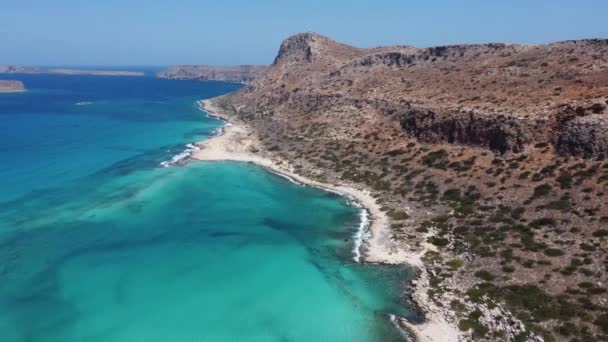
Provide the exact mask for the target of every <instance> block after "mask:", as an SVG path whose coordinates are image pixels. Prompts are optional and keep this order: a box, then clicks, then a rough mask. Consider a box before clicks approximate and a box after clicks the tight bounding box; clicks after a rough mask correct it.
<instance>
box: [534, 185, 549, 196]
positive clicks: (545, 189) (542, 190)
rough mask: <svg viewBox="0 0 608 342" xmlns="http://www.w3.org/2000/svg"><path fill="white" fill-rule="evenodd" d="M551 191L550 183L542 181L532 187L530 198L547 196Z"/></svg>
mask: <svg viewBox="0 0 608 342" xmlns="http://www.w3.org/2000/svg"><path fill="white" fill-rule="evenodd" d="M550 193H551V185H549V184H547V183H544V184H541V185H538V186H537V187H535V188H534V193H533V194H532V199H536V198H539V197H543V196H547V195H549V194H550Z"/></svg>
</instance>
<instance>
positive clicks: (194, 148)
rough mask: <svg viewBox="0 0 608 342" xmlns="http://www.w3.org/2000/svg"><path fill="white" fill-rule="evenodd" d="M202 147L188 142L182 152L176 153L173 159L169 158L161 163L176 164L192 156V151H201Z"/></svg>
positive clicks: (165, 165) (166, 164)
mask: <svg viewBox="0 0 608 342" xmlns="http://www.w3.org/2000/svg"><path fill="white" fill-rule="evenodd" d="M200 149H201V148H200V147H198V146H196V145H193V144H188V145H186V149H185V150H183V151H182V152H180V153H178V154H176V155H174V156H173V157H171V159H169V160H165V161H163V162H161V163H160V166H162V167H171V166H174V165H176V164H177V163H179V162H180V161H182V160H184V159H187V158H190V156H191V155H192V153H194V152H196V151H200Z"/></svg>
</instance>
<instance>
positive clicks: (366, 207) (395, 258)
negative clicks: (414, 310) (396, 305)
mask: <svg viewBox="0 0 608 342" xmlns="http://www.w3.org/2000/svg"><path fill="white" fill-rule="evenodd" d="M198 104H199V108H200V109H201V110H202V111H204V112H206V113H207V114H208V115H209V116H210V117H214V118H217V119H220V120H222V121H224V122H225V123H226V125H225V126H224V127H223V128H222V129H221V130H220V131H219V132H218V135H217V136H215V137H212V138H209V139H207V140H204V141H201V142H197V143H195V144H194V146H196V147H197V150H194V151H192V154H191V156H190V158H191V159H193V160H199V161H235V162H248V163H253V164H256V165H258V166H261V167H263V168H265V169H266V170H268V171H270V172H273V173H276V174H278V175H281V176H284V177H286V178H288V179H290V180H292V181H294V182H296V183H301V184H304V185H308V186H313V187H316V188H319V189H322V190H325V191H330V192H334V193H337V194H340V195H342V196H345V197H347V198H349V199H351V200H353V201H354V202H355V203H357V204H358V205H360V206H361V210H362V211H361V222H362V224H361V226H360V229H359V231H358V233H357V239H358V240H356V241H355V250H354V251H353V254H354V257H353V259H354V260H355V261H356V262H368V263H384V264H403V265H408V266H411V267H414V268H416V269H417V271H418V272H417V273H418V274H417V275H418V276H417V279H416V280H415V281H414V282H413V283H412V286H410V291H411V293H410V295H411V298H412V299H413V301H414V302H415V303H416V304H417V305H418V306H419V307H420V309H421V310H422V311H423V312H424V315H425V321H424V322H423V323H421V324H412V323H410V322H408V321H407V320H406V319H404V318H401V317H393V318H392V319H391V321H392V322H393V323H394V324H395V325H396V326H397V327H398V328H401V329H404V330H406V331H407V332H408V333H409V334H410V335H412V336H413V337H414V338H415V340H416V341H419V342H438V341H446V342H456V341H458V340H459V336H460V333H459V331H458V328H457V327H456V326H455V324H453V323H450V322H448V320H446V315H445V314H444V311H443V309H442V308H440V307H438V306H437V305H435V304H434V303H433V302H432V301H431V300H430V299H429V298H428V296H427V290H428V288H429V286H430V285H429V277H428V274H427V271H426V269H425V267H424V265H423V262H422V257H423V256H424V254H425V253H426V251H427V250H433V249H434V246H433V245H431V244H428V243H424V244H423V247H422V249H421V250H418V251H414V252H408V251H405V250H404V249H402V248H399V246H398V245H397V244H396V243H395V242H394V241H392V239H391V234H390V227H389V218H388V216H387V215H386V214H385V213H384V212H383V211H382V210H381V208H380V205H378V203H377V202H376V199H375V198H374V197H373V196H372V195H371V194H370V192H369V191H367V190H364V189H359V188H356V187H354V186H348V185H343V184H327V183H321V182H318V181H315V180H312V179H309V178H306V177H303V176H301V175H299V174H297V173H296V172H295V171H294V169H293V167H291V166H290V165H289V163H287V162H285V161H283V160H281V159H279V158H277V157H276V156H267V155H264V153H263V152H261V151H262V148H260V144H259V142H258V141H257V139H256V136H255V134H254V133H253V131H252V130H251V129H250V127H248V126H247V125H246V124H241V123H235V122H234V121H231V120H230V118H229V117H228V116H227V115H225V114H224V113H222V112H221V110H219V109H218V108H217V107H215V106H214V105H213V103H212V102H211V100H201V101H198ZM407 209H408V210H409V208H407ZM366 221H368V222H366ZM357 241H359V242H357ZM359 245H360V246H359Z"/></svg>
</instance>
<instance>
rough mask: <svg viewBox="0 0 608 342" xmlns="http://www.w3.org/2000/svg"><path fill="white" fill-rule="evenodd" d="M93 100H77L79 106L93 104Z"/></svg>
mask: <svg viewBox="0 0 608 342" xmlns="http://www.w3.org/2000/svg"><path fill="white" fill-rule="evenodd" d="M92 104H93V102H90V101H81V102H76V105H77V106H88V105H92Z"/></svg>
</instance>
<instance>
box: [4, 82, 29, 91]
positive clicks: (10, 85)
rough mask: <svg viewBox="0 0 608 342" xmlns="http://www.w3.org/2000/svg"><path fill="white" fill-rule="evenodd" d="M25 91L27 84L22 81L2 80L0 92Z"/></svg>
mask: <svg viewBox="0 0 608 342" xmlns="http://www.w3.org/2000/svg"><path fill="white" fill-rule="evenodd" d="M22 91H25V85H24V84H23V82H21V81H11V80H0V93H17V92H22Z"/></svg>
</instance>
